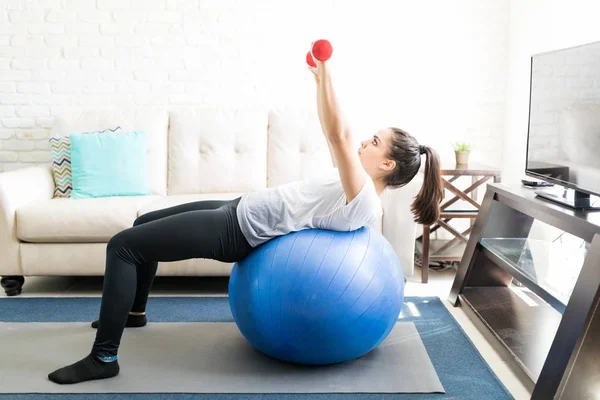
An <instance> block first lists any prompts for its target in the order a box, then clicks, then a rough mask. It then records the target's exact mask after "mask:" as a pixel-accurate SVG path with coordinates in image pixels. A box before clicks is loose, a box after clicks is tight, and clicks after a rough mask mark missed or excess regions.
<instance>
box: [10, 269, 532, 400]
mask: <svg viewBox="0 0 600 400" xmlns="http://www.w3.org/2000/svg"><path fill="white" fill-rule="evenodd" d="M454 272H455V271H454V270H452V269H450V270H446V271H441V272H436V271H431V272H430V273H429V283H427V284H422V283H421V278H420V277H421V271H420V270H419V269H417V270H416V271H415V274H414V275H413V276H412V277H410V278H408V283H407V285H406V288H405V296H438V297H440V298H441V299H442V300H444V304H445V306H446V307H447V308H448V310H449V311H450V313H451V314H452V315H453V316H454V318H455V319H456V320H457V321H458V323H459V324H460V325H461V326H462V328H463V330H464V331H465V333H466V334H467V335H468V336H469V338H470V339H471V341H472V342H473V343H474V344H475V346H476V347H477V349H478V350H479V352H480V353H481V355H482V356H483V358H484V359H485V360H486V361H487V363H488V364H489V365H490V366H491V368H492V370H493V371H494V372H495V373H496V375H497V376H498V377H499V378H500V380H501V381H502V382H503V383H504V384H505V385H506V387H507V388H508V390H510V392H511V393H512V394H513V396H514V397H515V399H517V400H521V399H529V398H530V396H531V391H532V389H533V385H532V384H531V383H530V382H529V380H528V378H527V377H526V376H525V374H524V373H523V372H521V370H520V369H519V367H518V366H517V364H516V363H515V361H514V360H512V359H511V357H510V355H508V354H506V352H505V351H503V350H502V349H499V348H498V347H497V346H498V345H497V344H496V342H495V339H494V338H493V337H492V336H491V334H489V333H487V332H486V330H485V327H483V326H482V323H481V322H479V320H477V318H476V317H475V316H474V315H473V314H472V313H471V312H469V311H468V310H467V309H465V308H463V307H457V308H455V307H453V306H451V305H450V304H449V303H448V301H446V299H447V297H448V294H449V292H450V288H451V286H452V282H453V279H454ZM101 290H102V278H100V277H27V278H25V285H24V286H23V293H22V294H21V295H20V296H27V297H39V296H48V297H65V296H66V297H68V296H100V295H101ZM226 291H227V279H226V278H187V277H186V278H176V277H160V276H159V277H157V278H156V279H155V282H154V285H153V288H152V292H151V295H152V296H154V295H160V296H188V295H194V296H197V295H207V296H222V295H224V294H225V293H226ZM0 292H1V293H0V296H4V295H5V294H4V290H1V291H0Z"/></svg>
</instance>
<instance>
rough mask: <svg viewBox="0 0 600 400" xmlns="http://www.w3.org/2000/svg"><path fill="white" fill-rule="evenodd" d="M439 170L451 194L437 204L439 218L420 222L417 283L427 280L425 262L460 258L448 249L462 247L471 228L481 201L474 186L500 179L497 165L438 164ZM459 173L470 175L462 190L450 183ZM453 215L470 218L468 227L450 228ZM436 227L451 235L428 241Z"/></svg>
mask: <svg viewBox="0 0 600 400" xmlns="http://www.w3.org/2000/svg"><path fill="white" fill-rule="evenodd" d="M441 170H442V171H441V172H442V182H443V184H444V188H445V189H447V190H448V191H450V192H452V193H453V194H454V197H452V198H451V199H449V200H447V201H445V202H443V203H442V204H441V205H440V210H441V212H440V218H439V219H438V220H437V222H435V223H434V224H433V225H431V226H430V225H423V235H422V236H421V238H417V240H419V239H422V252H421V253H422V257H421V259H422V266H421V282H423V283H427V281H428V280H429V262H443V261H450V262H452V261H460V260H461V258H462V252H460V253H456V252H455V254H452V253H451V252H450V251H449V250H451V249H452V248H455V246H456V245H458V244H459V243H462V244H464V245H465V246H466V244H467V242H468V240H469V239H468V237H467V235H468V234H469V233H470V232H471V229H473V222H474V220H475V218H477V214H478V212H479V208H480V207H481V204H479V203H478V202H477V188H478V187H479V186H481V185H483V184H484V183H485V182H487V181H489V180H493V181H494V182H496V183H497V182H500V181H501V172H502V171H501V170H500V169H498V168H495V167H491V166H488V165H484V164H478V163H469V164H467V165H442V167H441ZM462 176H470V177H471V186H469V187H468V188H466V189H464V190H461V189H459V188H457V187H456V186H455V185H454V183H453V182H455V181H456V180H457V179H459V178H460V177H462ZM461 203H462V204H461ZM465 203H466V204H465ZM454 218H468V219H471V223H470V227H469V228H468V229H467V230H465V231H463V232H460V231H458V230H456V229H454V228H453V227H452V226H450V224H449V222H450V220H452V219H454ZM440 228H444V229H445V230H447V231H448V232H450V233H451V234H452V235H453V236H454V238H453V239H451V240H448V241H439V243H432V241H431V240H430V237H429V236H430V234H431V233H433V232H435V231H436V230H438V229H440Z"/></svg>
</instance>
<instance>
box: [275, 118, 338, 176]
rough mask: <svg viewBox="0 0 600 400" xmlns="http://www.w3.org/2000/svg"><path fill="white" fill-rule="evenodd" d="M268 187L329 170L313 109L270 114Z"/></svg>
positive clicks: (326, 150) (327, 148)
mask: <svg viewBox="0 0 600 400" xmlns="http://www.w3.org/2000/svg"><path fill="white" fill-rule="evenodd" d="M268 152H269V157H268V165H267V175H268V180H267V185H268V187H274V186H279V185H282V184H284V183H288V182H291V181H297V180H302V179H305V178H309V177H314V176H318V175H320V174H321V171H322V170H323V169H324V168H332V167H333V163H332V161H331V155H330V153H329V147H328V146H327V141H326V140H325V136H323V132H322V130H321V126H320V124H319V116H318V115H317V111H316V108H315V109H314V110H313V109H310V110H308V109H297V108H289V109H286V108H278V109H273V110H271V111H269V147H268Z"/></svg>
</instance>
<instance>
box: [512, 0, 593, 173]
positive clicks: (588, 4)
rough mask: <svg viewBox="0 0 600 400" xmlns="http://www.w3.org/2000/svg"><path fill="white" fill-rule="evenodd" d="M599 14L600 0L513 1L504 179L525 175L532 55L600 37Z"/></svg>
mask: <svg viewBox="0 0 600 400" xmlns="http://www.w3.org/2000/svg"><path fill="white" fill-rule="evenodd" d="M598 15H600V2H598V1H597V0H586V1H583V0H574V1H563V0H511V2H510V59H509V64H508V95H507V104H506V106H507V113H506V134H505V136H504V160H503V172H504V173H503V181H504V182H517V183H518V182H520V178H521V177H523V176H524V171H525V151H526V144H527V125H528V113H529V82H530V62H531V56H532V55H533V54H538V53H542V52H547V51H552V50H557V49H562V48H567V47H572V46H577V45H581V44H586V43H590V42H595V41H598V40H600V24H599V23H598ZM598 68H599V70H600V64H599V65H598Z"/></svg>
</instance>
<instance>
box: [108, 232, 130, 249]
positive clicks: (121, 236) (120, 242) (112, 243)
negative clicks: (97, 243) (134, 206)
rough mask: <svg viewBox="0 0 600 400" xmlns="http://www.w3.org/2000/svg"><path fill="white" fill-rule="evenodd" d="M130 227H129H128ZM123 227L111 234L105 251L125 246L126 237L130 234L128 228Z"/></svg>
mask: <svg viewBox="0 0 600 400" xmlns="http://www.w3.org/2000/svg"><path fill="white" fill-rule="evenodd" d="M129 229H130V228H129ZM129 229H125V230H122V231H121V232H119V233H117V234H115V235H113V237H111V238H110V240H109V241H108V245H107V246H106V250H107V251H116V250H118V249H120V248H122V247H126V246H127V237H128V236H129V235H130V230H129Z"/></svg>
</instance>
